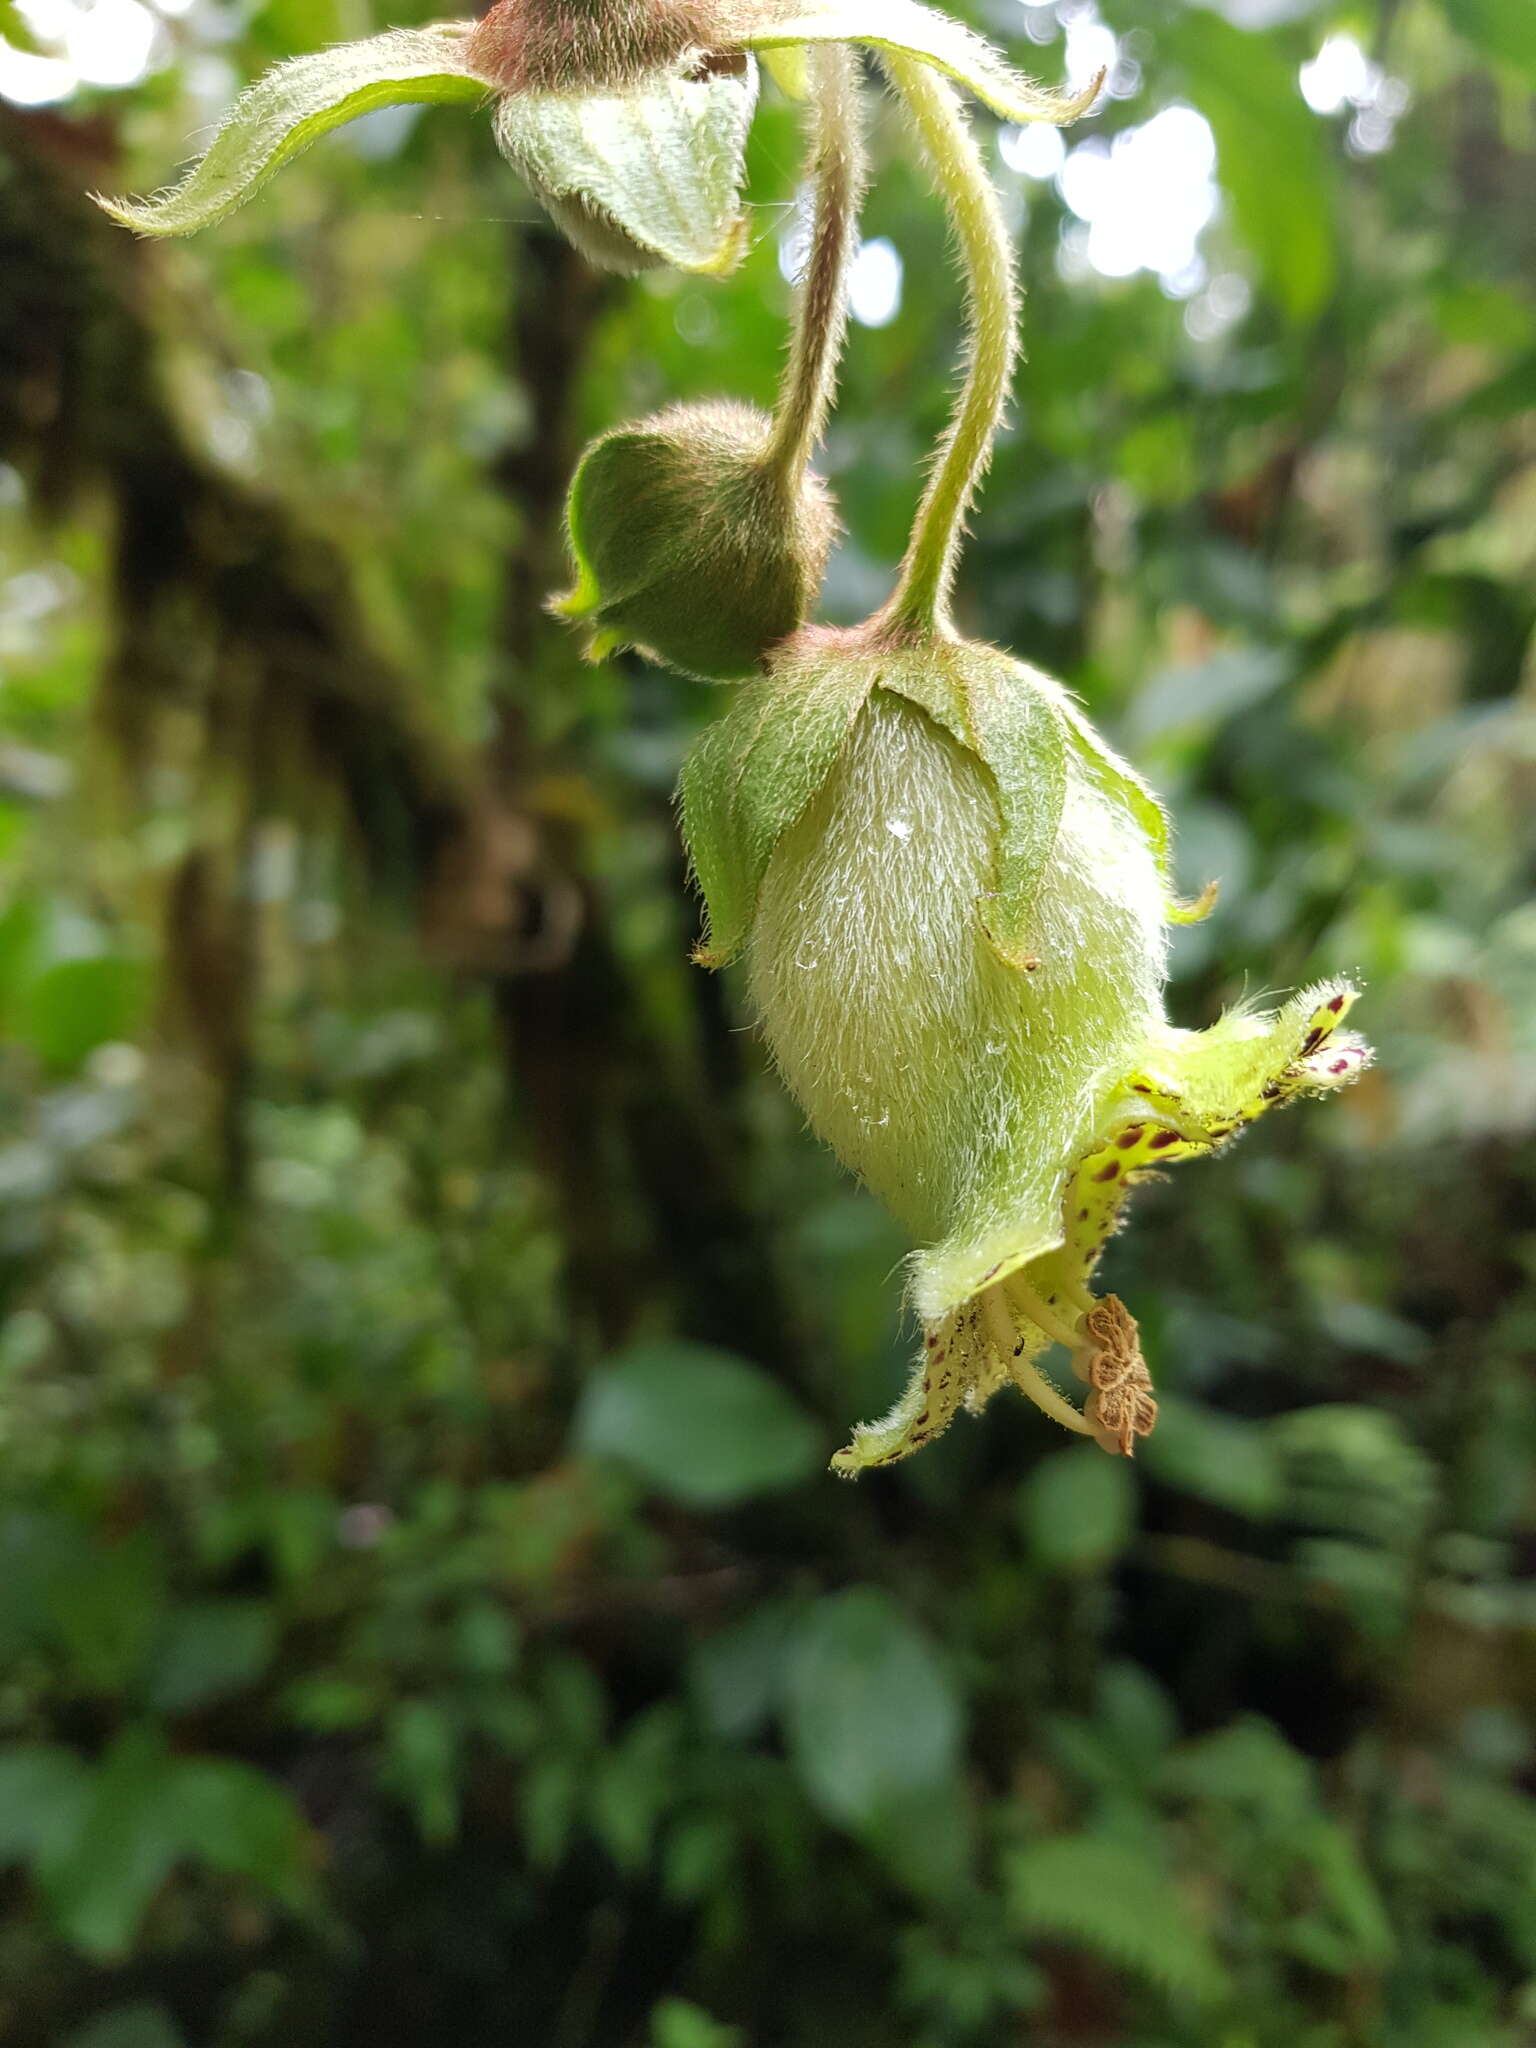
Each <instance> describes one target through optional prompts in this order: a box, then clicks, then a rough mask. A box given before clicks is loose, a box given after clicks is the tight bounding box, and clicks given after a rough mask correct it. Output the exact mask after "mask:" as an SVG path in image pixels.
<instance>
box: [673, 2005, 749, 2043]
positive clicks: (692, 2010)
mask: <svg viewBox="0 0 1536 2048" xmlns="http://www.w3.org/2000/svg"><path fill="white" fill-rule="evenodd" d="M741 2042H742V2034H741V2030H740V2028H739V2027H722V2026H721V2025H720V2024H719V2022H718V2021H716V2020H712V2019H711V2018H710V2016H709V2014H708V2013H707V2012H705V2011H704V2009H703V2008H702V2007H701V2006H697V2005H690V2004H689V2003H688V2001H687V2000H686V1999H685V1998H664V1999H663V2000H662V2002H661V2004H660V2005H658V2006H656V2007H655V2008H654V2009H653V2010H652V2013H651V2048H741Z"/></svg>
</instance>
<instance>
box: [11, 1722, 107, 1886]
mask: <svg viewBox="0 0 1536 2048" xmlns="http://www.w3.org/2000/svg"><path fill="white" fill-rule="evenodd" d="M90 1794H91V1784H90V1774H89V1772H88V1771H87V1769H86V1767H85V1765H84V1764H83V1763H82V1762H81V1761H80V1759H79V1757H77V1756H76V1755H75V1753H74V1751H73V1750H69V1749H59V1748H55V1747H52V1746H48V1745H45V1744H42V1743H25V1744H18V1745H17V1746H16V1747H15V1748H13V1749H6V1750H3V1751H0V1865H3V1864H8V1863H24V1864H27V1865H28V1866H29V1867H30V1866H34V1865H37V1864H42V1863H48V1862H51V1861H55V1860H57V1859H58V1858H59V1857H61V1856H63V1855H64V1854H65V1853H66V1852H67V1850H68V1848H69V1846H70V1844H71V1843H72V1842H73V1841H74V1839H75V1837H76V1835H77V1834H78V1832H79V1829H80V1825H81V1821H82V1818H83V1816H84V1813H85V1808H86V1804H87V1802H88V1801H89V1799H90Z"/></svg>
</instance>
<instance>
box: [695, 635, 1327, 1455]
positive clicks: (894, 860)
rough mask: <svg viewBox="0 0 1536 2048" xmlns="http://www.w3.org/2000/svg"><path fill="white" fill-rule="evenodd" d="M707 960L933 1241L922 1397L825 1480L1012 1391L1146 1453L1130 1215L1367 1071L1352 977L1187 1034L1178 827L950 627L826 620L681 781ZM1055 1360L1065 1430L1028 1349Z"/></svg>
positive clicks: (1113, 1442) (1033, 677)
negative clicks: (1182, 1163) (895, 633)
mask: <svg viewBox="0 0 1536 2048" xmlns="http://www.w3.org/2000/svg"><path fill="white" fill-rule="evenodd" d="M682 807H683V827H684V832H685V835H686V837H687V840H688V843H689V847H690V850H691V853H692V857H693V862H694V867H695V870H696V873H697V875H698V879H699V882H700V885H701V888H702V889H703V892H704V894H705V898H706V902H707V905H708V910H709V940H708V945H707V947H706V949H705V951H704V955H703V957H705V958H706V959H707V960H708V961H710V962H711V963H712V964H718V963H719V962H721V961H723V960H726V959H729V958H732V957H734V956H736V955H737V954H738V953H743V954H744V955H745V958H746V963H747V969H748V975H749V981H750V988H751V995H752V1000H753V1003H754V1006H755V1008H756V1011H757V1013H758V1016H759V1018H760V1020H761V1023H762V1027H763V1030H764V1032H765V1034H766V1036H767V1039H768V1042H769V1045H770V1047H771V1048H772V1051H773V1055H774V1058H775V1060H776V1062H777V1064H778V1066H779V1069H780V1071H781V1073H782V1074H783V1076H784V1079H785V1081H786V1082H787V1083H788V1085H789V1087H790V1088H791V1089H792V1091H793V1092H794V1094H795V1095H796V1097H797V1098H798V1100H799V1101H800V1103H801V1104H802V1106H803V1107H804V1109H805V1111H806V1114H807V1116H808V1117H809V1119H810V1121H811V1124H812V1126H813V1128H814V1129H815V1130H816V1131H817V1132H818V1133H819V1134H820V1135H821V1136H822V1137H823V1138H824V1139H826V1141H827V1142H828V1143H829V1144H831V1145H832V1146H833V1147H834V1149H835V1150H836V1151H837V1153H838V1155H839V1156H840V1157H841V1158H842V1159H843V1161H844V1162H845V1163H846V1164H847V1165H848V1166H849V1167H851V1168H852V1169H853V1171H854V1172H856V1173H857V1174H858V1175H859V1176H860V1177H861V1178H862V1179H863V1180H864V1181H865V1182H866V1183H867V1184H868V1185H869V1186H870V1187H871V1188H872V1189H873V1190H874V1191H875V1192H876V1193H877V1194H878V1195H880V1196H881V1198H882V1199H883V1200H884V1201H885V1202H886V1203H887V1204H888V1205H889V1207H890V1208H891V1209H892V1210H893V1211H894V1213H895V1214H896V1215H897V1216H898V1217H899V1218H900V1219H901V1221H902V1222H903V1223H904V1224H906V1225H907V1227H908V1228H909V1229H910V1230H911V1231H912V1233H913V1235H914V1236H915V1237H916V1238H918V1239H919V1240H920V1241H921V1242H922V1244H923V1247H924V1248H923V1249H922V1250H921V1251H919V1252H918V1253H917V1254H916V1255H915V1256H914V1258H913V1261H912V1269H911V1289H910V1291H911V1298H912V1303H913V1306H914V1308H915V1310H916V1312H917V1315H918V1317H919V1318H920V1320H921V1323H922V1326H923V1350H922V1355H921V1358H920V1360H919V1362H918V1365H917V1368H916V1370H915V1372H914V1376H913V1380H912V1384H911V1386H910V1388H909V1389H908V1391H907V1393H906V1395H905V1396H904V1397H903V1399H902V1400H901V1401H900V1402H899V1403H898V1404H897V1406H896V1407H895V1408H894V1409H893V1410H892V1412H891V1413H890V1415H888V1416H887V1417H886V1418H885V1419H884V1420H883V1421H881V1422H878V1423H875V1424H872V1425H869V1426H865V1427H861V1428H860V1429H858V1430H856V1431H855V1433H854V1438H853V1441H852V1443H851V1444H850V1445H849V1446H848V1448H847V1449H846V1450H845V1451H843V1452H841V1453H840V1454H839V1456H838V1457H837V1458H836V1459H835V1460H834V1466H835V1468H836V1469H837V1470H838V1471H840V1472H843V1473H847V1474H854V1473H857V1472H859V1471H861V1470H863V1469H864V1468H866V1467H868V1466H874V1465H885V1464H890V1463H892V1462H894V1461H895V1460H896V1459H898V1458H903V1457H906V1456H907V1455H909V1454H910V1453H911V1452H912V1451H915V1450H917V1449H918V1448H919V1447H920V1446H921V1445H923V1444H924V1443H927V1442H928V1441H930V1440H931V1439H932V1438H933V1437H935V1436H938V1435H939V1434H940V1433H941V1432H942V1431H943V1430H944V1429H945V1428H946V1427H947V1426H948V1424H949V1422H950V1421H951V1419H952V1418H953V1416H954V1414H955V1412H956V1410H957V1409H958V1408H959V1407H960V1406H961V1405H965V1406H967V1407H970V1408H972V1409H978V1408H980V1407H981V1406H982V1405H983V1404H984V1403H985V1402H986V1401H987V1400H988V1399H989V1398H990V1397H991V1395H992V1394H993V1393H995V1392H996V1391H997V1389H998V1388H999V1387H1001V1386H1003V1385H1004V1384H1006V1383H1009V1382H1012V1383H1013V1384H1015V1385H1017V1386H1019V1387H1020V1388H1021V1389H1022V1390H1023V1391H1024V1392H1025V1393H1027V1394H1028V1395H1029V1397H1030V1398H1031V1399H1032V1400H1034V1401H1036V1402H1037V1403H1038V1404H1039V1405H1040V1406H1041V1407H1042V1408H1044V1409H1045V1410H1046V1411H1047V1412H1048V1413H1050V1414H1052V1415H1054V1416H1056V1418H1057V1419H1058V1420H1060V1421H1061V1422H1063V1423H1065V1424H1066V1426H1067V1427H1069V1428H1072V1429H1076V1430H1078V1431H1080V1432H1082V1433H1085V1434H1092V1435H1094V1436H1095V1437H1096V1438H1097V1440H1098V1441H1099V1442H1100V1443H1101V1444H1102V1445H1103V1446H1104V1447H1105V1448H1106V1449H1110V1450H1116V1451H1123V1452H1127V1453H1129V1452H1130V1451H1131V1449H1132V1448H1133V1446H1134V1443H1135V1439H1136V1437H1137V1436H1138V1435H1142V1434H1145V1433H1146V1431H1147V1430H1148V1429H1149V1428H1150V1427H1151V1425H1152V1422H1153V1420H1154V1419H1155V1416H1156V1404H1155V1402H1154V1401H1153V1399H1152V1395H1151V1384H1150V1380H1149V1378H1148V1375H1147V1372H1146V1367H1145V1364H1144V1363H1143V1361H1142V1358H1141V1353H1140V1349H1139V1345H1138V1343H1137V1338H1136V1327H1135V1324H1134V1322H1133V1321H1132V1320H1131V1318H1130V1317H1129V1315H1128V1314H1127V1313H1126V1312H1125V1310H1124V1308H1123V1307H1122V1305H1121V1304H1120V1303H1119V1302H1117V1301H1116V1300H1115V1299H1114V1297H1112V1296H1110V1297H1106V1298H1104V1299H1102V1300H1096V1299H1095V1297H1094V1296H1093V1294H1092V1293H1091V1291H1090V1287H1089V1283H1090V1280H1091V1277H1092V1274H1093V1270H1094V1267H1095V1265H1096V1264H1097V1261H1098V1258H1099V1255H1100V1253H1101V1251H1102V1249H1103V1247H1104V1244H1105V1242H1106V1240H1107V1239H1108V1237H1109V1236H1110V1235H1111V1234H1112V1232H1113V1231H1114V1230H1115V1229H1116V1228H1117V1227H1118V1225H1119V1222H1120V1220H1121V1215H1122V1210H1123V1206H1124V1203H1125V1199H1126V1195H1127V1193H1128V1192H1129V1190H1130V1188H1131V1187H1133V1186H1134V1185H1135V1184H1136V1183H1137V1182H1138V1181H1139V1180H1142V1179H1144V1178H1145V1177H1146V1176H1147V1175H1148V1173H1149V1172H1150V1171H1152V1170H1153V1169H1155V1168H1157V1167H1159V1166H1162V1165H1164V1164H1168V1163H1171V1162H1172V1161H1175V1160H1178V1159H1183V1158H1188V1157H1192V1156H1195V1155H1196V1154H1199V1153H1202V1152H1208V1151H1211V1150H1214V1149H1215V1148H1217V1147H1219V1146H1221V1145H1222V1144H1224V1143H1225V1142H1226V1141H1227V1140H1228V1139H1230V1138H1231V1137H1232V1136H1233V1135H1234V1134H1235V1133H1236V1132H1237V1131H1238V1130H1239V1129H1240V1128H1241V1127H1242V1126H1243V1125H1245V1124H1247V1123H1249V1122H1251V1121H1252V1120H1253V1119H1254V1118H1255V1117H1257V1116H1260V1115H1262V1114H1263V1113H1264V1111H1265V1110H1267V1109H1269V1108H1272V1107H1273V1106H1275V1105H1276V1104H1278V1103H1281V1102H1285V1101H1288V1100H1290V1099H1292V1098H1293V1097H1295V1096H1297V1095H1302V1094H1318V1093H1325V1092H1327V1091H1329V1090H1331V1089H1334V1088H1337V1087H1339V1086H1341V1085H1343V1084H1344V1083H1345V1082H1347V1081H1349V1080H1352V1079H1353V1078H1354V1077H1355V1076H1356V1075H1357V1074H1358V1073H1359V1071H1360V1070H1361V1067H1362V1066H1363V1065H1364V1063H1365V1061H1366V1059H1367V1057H1368V1054H1367V1051H1366V1048H1365V1047H1364V1045H1363V1044H1362V1042H1361V1041H1360V1040H1359V1039H1358V1038H1355V1037H1354V1036H1353V1035H1351V1034H1349V1033H1346V1032H1343V1031H1342V1030H1341V1029H1340V1025H1341V1022H1342V1019H1343V1017H1344V1015H1345V1013H1346V1012H1347V1010H1348V1009H1349V1006H1350V1004H1351V1003H1352V1001H1353V1000H1354V991H1353V990H1352V989H1350V988H1348V987H1347V986H1345V985H1344V984H1330V985H1327V986H1324V987H1321V988H1316V989H1312V990H1309V991H1308V992H1307V993H1306V994H1305V995H1302V996H1298V997H1297V998H1296V999H1295V1000H1294V1001H1292V1002H1291V1003H1289V1004H1287V1005H1286V1006H1285V1007H1284V1008H1283V1009H1281V1010H1279V1011H1278V1012H1276V1013H1274V1014H1273V1015H1268V1016H1261V1015H1255V1014H1252V1013H1249V1012H1247V1011H1245V1010H1237V1011H1233V1012H1231V1013H1229V1014H1228V1015H1227V1016H1225V1017H1223V1018H1222V1019H1221V1020H1220V1022H1218V1023H1217V1024H1215V1025H1213V1026H1212V1027H1211V1028H1210V1029H1209V1030H1206V1031H1199V1032H1194V1031H1181V1030H1178V1029H1176V1028H1175V1027H1174V1026H1172V1025H1171V1024H1169V1022H1168V1021H1167V1018H1166V1016H1165V1014H1164V1010H1163V1000H1162V991H1163V983H1164V979H1165V964H1166V934H1167V926H1168V924H1169V922H1170V921H1171V920H1173V919H1175V918H1178V917H1180V916H1184V915H1187V914H1188V913H1186V912H1184V911H1182V910H1181V909H1180V907H1179V906H1178V905H1176V904H1174V903H1173V902H1172V901H1171V899H1170V896H1169V891H1168V881H1167V874H1166V852H1167V829H1166V823H1165V821H1164V818H1163V814H1162V811H1161V809H1160V807H1159V805H1158V804H1157V802H1156V800H1155V799H1154V798H1153V796H1152V795H1151V793H1150V792H1149V791H1148V790H1147V788H1146V787H1145V785H1144V784H1143V783H1142V782H1141V781H1140V780H1139V778H1138V777H1137V776H1136V775H1135V773H1134V771H1133V770H1132V769H1130V768H1129V767H1128V766H1127V764H1126V763H1125V762H1123V761H1122V760H1120V759H1119V758H1118V757H1117V756H1116V755H1115V754H1114V753H1112V752H1111V751H1110V749H1109V748H1108V747H1107V746H1106V745H1105V744H1104V742H1103V741H1102V740H1101V739H1100V738H1099V736H1098V735H1097V733H1096V732H1095V731H1094V730H1093V728H1092V727H1091V726H1090V725H1089V724H1088V723H1087V721H1086V720H1085V719H1084V718H1083V717H1082V715H1081V714H1080V713H1079V712H1078V711H1077V709H1076V708H1075V706H1074V705H1073V704H1072V702H1071V700H1070V699H1069V698H1068V697H1067V695H1066V693H1065V692H1064V691H1063V690H1062V689H1061V688H1060V686H1059V685H1058V684H1056V683H1053V682H1052V681H1051V680H1050V679H1049V678H1048V677H1046V676H1044V675H1041V674H1040V673H1039V672H1038V671H1037V670H1034V669H1031V668H1029V667H1028V666H1027V665H1026V664H1024V663H1022V662H1018V661H1015V660H1013V659H1011V658H1010V657H1008V656H1007V655H1004V654H1001V653H998V652H997V651H996V650H994V649H990V648H984V647H978V646H973V645H970V644H968V643H965V642H962V641H959V640H957V639H954V638H952V637H950V638H944V639H941V640H938V641H935V642H930V643H928V644H921V645H909V644H903V643H902V641H901V640H900V639H899V638H893V637H892V636H890V635H889V634H888V633H887V632H882V630H881V629H880V628H879V627H878V626H876V627H868V628H862V629H860V630H859V631H858V632H856V633H853V634H838V633H829V632H826V631H823V630H810V631H807V632H805V633H802V634H800V635H799V636H797V637H796V638H795V639H794V640H792V641H791V642H789V643H788V644H787V645H786V646H785V647H783V648H782V649H781V650H780V651H779V652H778V653H777V655H776V656H775V658H774V660H773V662H772V665H771V669H770V673H769V674H768V675H767V677H765V678H764V679H763V680H761V681H760V682H757V683H755V684H752V685H750V686H748V688H747V689H745V690H743V691H742V692H741V693H740V695H739V697H738V699H737V702H736V704H735V705H734V706H733V708H732V709H731V711H730V712H729V713H728V714H727V716H726V717H725V718H724V719H723V720H721V721H720V723H719V724H718V725H716V726H714V727H713V728H711V729H709V730H707V731H706V732H705V733H704V734H703V736H702V737H701V739H700V740H699V742H698V743H697V745H696V746H695V748H694V750H693V753H692V754H691V755H690V757H689V760H688V762H687V764H686V766H685V769H684V773H683V781H682ZM1052 1343H1061V1344H1064V1345H1065V1346H1066V1347H1067V1349H1068V1351H1069V1354H1070V1356H1071V1361H1072V1365H1073V1369H1074V1370H1075V1371H1076V1372H1077V1374H1078V1376H1079V1377H1080V1378H1081V1379H1083V1380H1084V1381H1086V1382H1087V1384H1088V1388H1089V1393H1088V1399H1087V1404H1086V1408H1085V1410H1084V1411H1083V1412H1081V1413H1080V1412H1079V1411H1078V1410H1077V1409H1076V1408H1075V1407H1074V1406H1073V1405H1072V1404H1071V1403H1070V1402H1068V1401H1067V1400H1066V1398H1065V1396H1064V1395H1063V1393H1062V1392H1061V1391H1060V1390H1059V1389H1058V1388H1057V1387H1056V1386H1055V1385H1054V1384H1053V1383H1052V1382H1051V1381H1050V1380H1048V1379H1047V1378H1046V1377H1045V1375H1044V1374H1043V1373H1042V1372H1041V1370H1040V1368H1039V1365H1038V1364H1037V1360H1038V1358H1039V1356H1040V1354H1041V1353H1042V1352H1043V1351H1045V1350H1046V1349H1047V1348H1048V1347H1049V1346H1050V1345H1051V1344H1052Z"/></svg>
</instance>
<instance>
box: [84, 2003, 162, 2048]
mask: <svg viewBox="0 0 1536 2048" xmlns="http://www.w3.org/2000/svg"><path fill="white" fill-rule="evenodd" d="M64 2048H185V2036H184V2035H183V2033H182V2031H181V2029H180V2028H179V2027H178V2026H177V2024H176V2022H175V2020H174V2019H173V2018H172V2017H171V2015H170V2014H169V2013H168V2012H167V2011H166V2009H165V2007H164V2006H163V2005H160V2004H157V2003H155V2002H153V2001H151V2000H149V1999H136V2000H135V2001H134V2003H133V2004H132V2005H115V2006H113V2008H112V2010H111V2011H110V2012H104V2013H100V2014H98V2015H97V2017H96V2018H95V2019H93V2020H87V2021H86V2023H85V2025H84V2026H83V2027H78V2028H76V2030H75V2032H74V2033H72V2034H71V2035H70V2036H69V2037H68V2039H67V2040H66V2041H65V2042H64Z"/></svg>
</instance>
